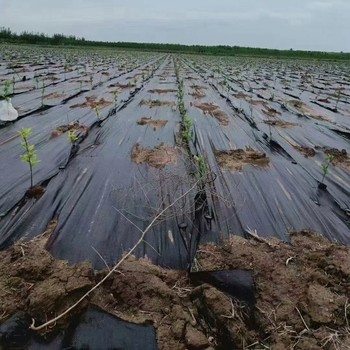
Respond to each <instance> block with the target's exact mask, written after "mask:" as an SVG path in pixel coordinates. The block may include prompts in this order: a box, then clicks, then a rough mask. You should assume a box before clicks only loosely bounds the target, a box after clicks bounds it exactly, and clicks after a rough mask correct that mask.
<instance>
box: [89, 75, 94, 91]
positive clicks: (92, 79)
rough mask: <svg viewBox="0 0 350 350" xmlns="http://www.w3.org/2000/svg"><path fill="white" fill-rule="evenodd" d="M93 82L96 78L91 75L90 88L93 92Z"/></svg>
mask: <svg viewBox="0 0 350 350" xmlns="http://www.w3.org/2000/svg"><path fill="white" fill-rule="evenodd" d="M93 81H94V78H93V77H92V75H90V88H91V90H92V83H93Z"/></svg>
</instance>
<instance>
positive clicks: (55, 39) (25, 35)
mask: <svg viewBox="0 0 350 350" xmlns="http://www.w3.org/2000/svg"><path fill="white" fill-rule="evenodd" d="M0 42H2V43H6V42H7V43H18V44H35V45H57V46H63V45H65V46H76V45H79V46H94V47H113V48H123V49H136V50H142V51H160V52H181V53H191V54H202V55H220V56H235V55H246V56H264V57H268V56H274V57H295V58H318V59H319V58H323V59H346V60H348V59H350V53H343V52H320V51H302V50H293V49H290V50H276V49H264V48H251V47H241V46H228V45H217V46H204V45H180V44H155V43H133V42H104V41H92V40H85V38H78V37H76V36H74V35H69V36H67V35H63V34H53V35H52V36H50V35H47V34H45V33H31V32H27V31H24V32H22V33H20V34H17V33H15V32H13V31H11V30H10V29H9V28H4V27H2V28H0Z"/></svg>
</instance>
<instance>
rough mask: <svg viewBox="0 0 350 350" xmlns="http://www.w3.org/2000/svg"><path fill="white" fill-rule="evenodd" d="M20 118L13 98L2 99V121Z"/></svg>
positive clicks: (0, 117) (0, 116) (0, 108)
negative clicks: (13, 103) (13, 104)
mask: <svg viewBox="0 0 350 350" xmlns="http://www.w3.org/2000/svg"><path fill="white" fill-rule="evenodd" d="M17 118H18V112H17V111H16V110H15V108H14V107H13V106H12V103H11V99H8V100H3V101H0V121H2V122H13V121H15V120H16V119H17Z"/></svg>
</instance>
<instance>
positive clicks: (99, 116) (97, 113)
mask: <svg viewBox="0 0 350 350" xmlns="http://www.w3.org/2000/svg"><path fill="white" fill-rule="evenodd" d="M94 111H95V113H96V118H97V120H98V121H99V122H101V111H100V107H99V106H96V107H95V108H94Z"/></svg>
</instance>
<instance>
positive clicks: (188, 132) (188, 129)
mask: <svg viewBox="0 0 350 350" xmlns="http://www.w3.org/2000/svg"><path fill="white" fill-rule="evenodd" d="M182 120H183V130H182V138H183V139H184V140H185V142H186V144H187V145H188V144H189V143H190V141H192V126H193V122H192V119H191V118H189V117H188V116H187V115H184V116H183V119H182Z"/></svg>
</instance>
